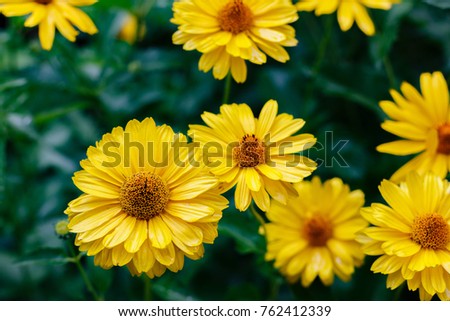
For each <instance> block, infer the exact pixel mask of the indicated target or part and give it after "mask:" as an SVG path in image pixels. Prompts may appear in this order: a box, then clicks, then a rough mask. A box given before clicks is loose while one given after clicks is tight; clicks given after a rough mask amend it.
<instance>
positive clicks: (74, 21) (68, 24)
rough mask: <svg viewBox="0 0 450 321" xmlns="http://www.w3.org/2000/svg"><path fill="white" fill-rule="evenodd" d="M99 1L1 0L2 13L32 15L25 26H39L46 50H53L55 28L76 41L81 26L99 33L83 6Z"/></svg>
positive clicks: (41, 39)
mask: <svg viewBox="0 0 450 321" xmlns="http://www.w3.org/2000/svg"><path fill="white" fill-rule="evenodd" d="M96 2H97V0H0V12H2V13H3V14H4V15H5V16H7V17H16V16H24V15H28V14H30V16H29V17H28V18H27V20H26V21H25V27H35V26H37V25H39V39H40V41H41V46H42V48H43V49H45V50H50V49H52V46H53V41H54V39H55V28H56V29H58V31H59V32H60V33H61V34H62V35H63V36H64V37H65V38H66V39H67V40H69V41H72V42H74V41H75V39H76V36H77V35H78V31H77V30H76V29H75V28H74V27H73V26H75V27H77V28H78V29H80V30H81V31H83V32H86V33H88V34H91V35H92V34H95V33H97V31H98V30H97V27H96V26H95V25H94V23H93V22H92V20H91V18H89V16H88V15H86V14H85V13H84V12H83V11H82V10H80V9H78V8H77V7H79V6H89V5H92V4H94V3H96Z"/></svg>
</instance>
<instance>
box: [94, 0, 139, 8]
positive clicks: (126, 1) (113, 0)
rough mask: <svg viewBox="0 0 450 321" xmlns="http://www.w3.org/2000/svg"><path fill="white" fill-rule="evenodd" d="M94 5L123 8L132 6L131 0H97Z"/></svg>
mask: <svg viewBox="0 0 450 321" xmlns="http://www.w3.org/2000/svg"><path fill="white" fill-rule="evenodd" d="M95 6H96V7H101V8H114V7H116V8H123V9H130V8H131V6H132V1H131V0H107V1H99V2H97V3H96V4H95Z"/></svg>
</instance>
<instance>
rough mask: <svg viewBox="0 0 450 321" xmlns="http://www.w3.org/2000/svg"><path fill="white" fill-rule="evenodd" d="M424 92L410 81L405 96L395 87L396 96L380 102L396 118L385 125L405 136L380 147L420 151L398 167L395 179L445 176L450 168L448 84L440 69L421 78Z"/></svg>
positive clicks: (394, 151) (389, 150) (387, 150)
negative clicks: (414, 175) (430, 174)
mask: <svg viewBox="0 0 450 321" xmlns="http://www.w3.org/2000/svg"><path fill="white" fill-rule="evenodd" d="M420 86H421V88H422V95H421V94H420V93H419V92H418V91H417V90H416V89H415V88H414V87H413V86H411V85H410V84H408V83H403V84H402V85H401V87H400V88H401V91H402V93H403V96H404V97H403V96H402V95H401V94H400V93H398V92H397V91H395V90H391V95H392V97H393V99H394V101H393V102H391V101H382V102H380V107H381V108H382V109H383V111H384V112H385V113H386V114H387V115H388V116H389V117H390V118H391V119H392V120H386V121H385V122H384V123H383V124H382V125H381V127H382V128H383V129H384V130H386V131H388V132H390V133H392V134H394V135H397V136H400V137H401V138H403V139H402V140H397V141H394V142H390V143H385V144H381V145H379V146H378V147H377V150H378V151H379V152H382V153H389V154H393V155H410V154H416V153H420V154H419V155H418V156H416V157H415V158H413V159H412V160H410V161H409V162H408V163H406V164H405V165H403V166H402V167H401V168H400V169H399V170H397V171H396V172H395V173H394V174H393V175H392V177H391V179H392V180H393V181H396V182H398V181H400V180H402V179H403V178H404V177H405V176H406V175H407V174H408V173H409V172H411V171H417V172H419V173H420V174H424V173H426V172H428V171H432V172H434V173H435V174H437V175H438V176H440V177H442V178H444V177H446V176H447V173H448V171H449V170H450V165H449V164H450V105H449V94H448V87H447V83H446V81H445V79H444V76H443V75H442V74H441V73H440V72H435V73H433V74H429V73H424V74H422V75H421V77H420Z"/></svg>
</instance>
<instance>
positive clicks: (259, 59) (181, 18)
mask: <svg viewBox="0 0 450 321" xmlns="http://www.w3.org/2000/svg"><path fill="white" fill-rule="evenodd" d="M173 11H174V17H173V18H172V20H171V22H172V23H174V24H176V25H178V26H179V27H178V31H176V32H175V34H174V35H173V43H174V44H177V45H183V49H184V50H198V51H199V52H201V53H202V56H201V58H200V61H199V69H200V70H201V71H204V72H208V71H209V70H211V69H213V75H214V78H216V79H223V78H224V77H225V76H226V75H227V74H228V72H229V71H230V70H231V74H232V76H233V78H234V80H235V81H236V82H239V83H242V82H244V81H245V80H246V78H247V66H246V64H245V60H249V61H250V62H252V63H255V64H258V65H261V64H264V63H265V62H266V59H267V57H266V55H268V56H270V57H272V58H273V59H275V60H277V61H279V62H286V61H288V60H289V54H288V53H287V52H286V50H285V49H284V48H283V47H293V46H296V45H297V40H296V39H295V29H294V28H293V27H291V26H289V25H288V24H289V23H292V22H294V21H296V20H297V19H298V15H297V11H296V9H295V7H294V5H293V4H292V2H291V1H287V0H259V1H256V0H180V1H176V2H174V4H173Z"/></svg>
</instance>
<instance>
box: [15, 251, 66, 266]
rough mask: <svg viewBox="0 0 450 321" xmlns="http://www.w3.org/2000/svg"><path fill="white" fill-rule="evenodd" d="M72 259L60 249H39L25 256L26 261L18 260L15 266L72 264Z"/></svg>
mask: <svg viewBox="0 0 450 321" xmlns="http://www.w3.org/2000/svg"><path fill="white" fill-rule="evenodd" d="M73 262H74V258H72V257H68V256H66V255H65V254H64V252H63V251H62V250H61V249H60V248H41V249H37V250H35V251H33V252H30V253H28V254H27V255H26V259H23V260H18V261H17V262H16V264H17V265H19V266H21V265H35V264H39V265H62V264H66V263H73Z"/></svg>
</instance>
